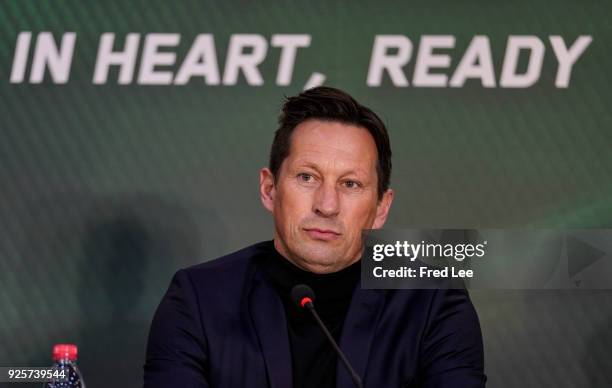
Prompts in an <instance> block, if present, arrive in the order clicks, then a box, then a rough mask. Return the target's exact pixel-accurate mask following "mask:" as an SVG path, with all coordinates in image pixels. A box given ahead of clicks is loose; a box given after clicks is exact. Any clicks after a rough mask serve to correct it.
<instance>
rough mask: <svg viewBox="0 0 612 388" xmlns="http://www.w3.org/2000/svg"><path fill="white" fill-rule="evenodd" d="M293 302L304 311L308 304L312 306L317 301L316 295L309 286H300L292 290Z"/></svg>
mask: <svg viewBox="0 0 612 388" xmlns="http://www.w3.org/2000/svg"><path fill="white" fill-rule="evenodd" d="M291 300H292V301H293V303H295V305H296V306H298V308H301V309H302V308H305V307H308V304H310V306H312V303H313V302H314V300H315V293H314V291H313V290H312V288H310V287H308V286H307V285H305V284H298V285H296V286H293V288H292V289H291Z"/></svg>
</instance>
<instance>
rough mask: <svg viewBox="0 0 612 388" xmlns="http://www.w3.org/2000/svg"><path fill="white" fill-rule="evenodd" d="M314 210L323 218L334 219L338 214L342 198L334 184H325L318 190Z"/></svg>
mask: <svg viewBox="0 0 612 388" xmlns="http://www.w3.org/2000/svg"><path fill="white" fill-rule="evenodd" d="M312 210H313V211H314V212H315V213H316V214H318V215H320V216H323V217H333V216H335V215H337V214H338V212H339V211H340V198H339V193H338V190H337V187H336V186H335V185H334V184H328V183H324V184H322V185H320V186H319V187H318V188H317V191H316V192H315V197H314V202H313V209H312Z"/></svg>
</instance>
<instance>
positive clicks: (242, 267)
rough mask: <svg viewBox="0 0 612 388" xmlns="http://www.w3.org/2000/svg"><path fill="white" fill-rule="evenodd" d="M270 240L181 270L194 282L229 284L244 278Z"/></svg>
mask: <svg viewBox="0 0 612 388" xmlns="http://www.w3.org/2000/svg"><path fill="white" fill-rule="evenodd" d="M269 244H271V242H270V241H263V242H260V243H256V244H253V245H250V246H248V247H246V248H243V249H240V250H238V251H236V252H233V253H230V254H227V255H225V256H221V257H219V258H217V259H214V260H210V261H206V262H204V263H200V264H196V265H193V266H191V267H187V268H185V269H183V270H181V271H179V272H184V273H186V274H187V275H188V276H189V278H190V279H191V280H192V282H194V284H220V285H228V284H232V283H235V282H236V279H242V278H243V276H244V275H245V274H246V273H247V272H248V271H249V270H250V269H251V268H252V267H253V265H254V260H253V259H254V258H255V257H256V256H257V255H258V254H261V253H263V252H265V250H266V249H267V246H269Z"/></svg>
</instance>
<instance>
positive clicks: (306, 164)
mask: <svg viewBox="0 0 612 388" xmlns="http://www.w3.org/2000/svg"><path fill="white" fill-rule="evenodd" d="M291 168H292V169H299V168H311V169H313V170H315V171H317V172H320V171H321V168H320V166H319V165H318V164H316V163H313V162H310V161H306V160H296V161H295V162H294V163H293V165H292V166H291ZM349 175H356V176H357V177H359V178H360V179H366V178H367V175H368V173H367V172H366V171H365V170H363V169H349V170H346V171H343V172H342V173H341V174H340V177H346V176H349Z"/></svg>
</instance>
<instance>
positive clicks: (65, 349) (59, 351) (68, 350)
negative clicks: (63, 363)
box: [53, 344, 78, 361]
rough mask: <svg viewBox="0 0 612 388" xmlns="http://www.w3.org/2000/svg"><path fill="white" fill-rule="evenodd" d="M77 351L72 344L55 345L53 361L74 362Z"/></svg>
mask: <svg viewBox="0 0 612 388" xmlns="http://www.w3.org/2000/svg"><path fill="white" fill-rule="evenodd" d="M77 353H78V349H77V346H76V345H73V344H57V345H55V346H54V347H53V361H59V360H66V359H68V360H70V361H76V359H77Z"/></svg>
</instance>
